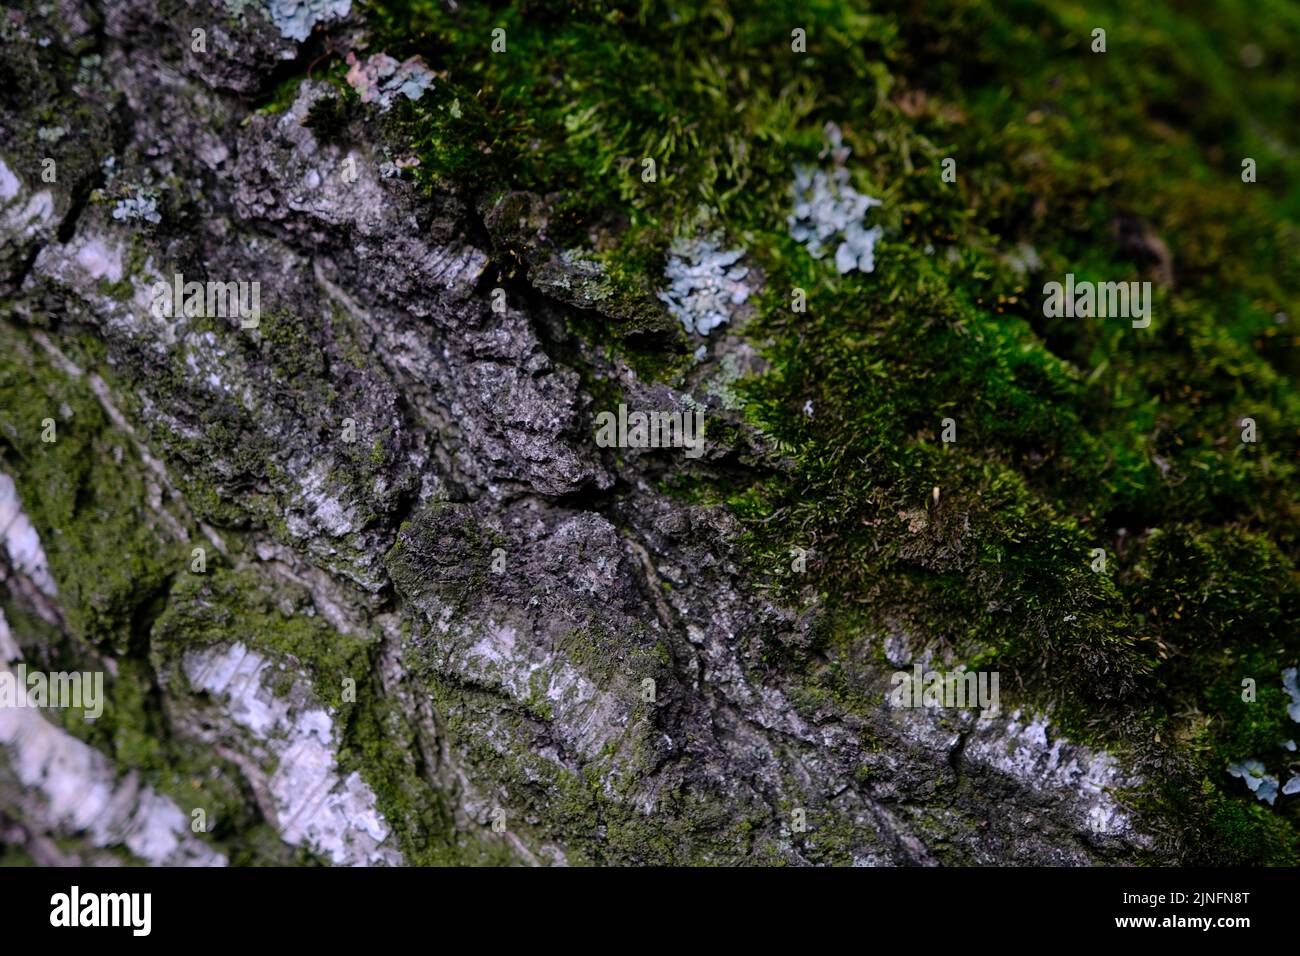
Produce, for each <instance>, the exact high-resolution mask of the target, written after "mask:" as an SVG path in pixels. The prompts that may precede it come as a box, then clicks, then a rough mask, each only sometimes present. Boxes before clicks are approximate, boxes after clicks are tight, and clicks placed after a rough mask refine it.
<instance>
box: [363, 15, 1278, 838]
mask: <svg viewBox="0 0 1300 956" xmlns="http://www.w3.org/2000/svg"><path fill="white" fill-rule="evenodd" d="M364 11H365V13H366V15H367V17H368V18H369V21H370V24H371V26H372V29H373V31H374V33H375V36H376V44H377V48H383V49H385V50H386V51H387V52H389V53H390V54H392V55H394V56H398V57H399V58H400V57H403V56H408V55H414V54H419V55H421V56H423V57H424V59H425V60H426V61H427V62H428V63H429V64H430V66H431V67H432V68H433V69H434V70H436V71H440V79H439V82H438V83H437V84H435V89H434V90H433V91H432V93H431V95H429V96H427V97H425V98H424V99H423V100H421V101H420V102H418V103H414V104H402V105H400V106H399V107H398V109H397V110H395V111H394V116H393V129H394V130H395V131H396V133H397V135H398V136H404V137H406V138H407V140H408V142H409V145H410V146H411V147H412V148H413V150H414V151H415V152H416V154H417V155H418V156H419V157H420V159H421V166H420V168H419V169H420V174H421V175H422V176H424V177H426V178H427V181H429V182H430V183H436V184H438V185H441V186H450V187H452V188H454V189H456V190H459V191H461V192H463V193H464V194H466V195H468V196H470V197H473V198H474V199H476V200H480V201H486V202H489V203H490V202H491V201H492V200H493V199H494V198H495V197H497V196H499V195H501V194H502V193H504V192H506V191H507V190H512V189H523V190H531V191H534V192H537V193H539V194H544V195H547V196H551V197H553V205H552V209H551V214H552V218H551V223H552V225H551V230H552V233H551V237H550V238H551V239H552V240H553V241H554V242H556V243H557V244H560V245H563V246H565V247H571V248H582V249H584V250H586V252H587V253H588V254H590V255H591V256H593V257H595V258H597V259H599V260H600V261H601V262H602V263H603V265H604V267H605V269H606V273H607V275H608V276H609V277H610V278H611V280H613V281H614V282H615V283H617V284H619V285H620V286H622V287H624V288H631V289H638V290H640V291H651V290H653V289H655V288H656V287H658V286H659V285H660V284H661V276H662V269H663V262H664V252H665V250H666V248H667V247H668V245H669V243H670V242H671V240H672V239H673V238H674V237H675V236H679V235H694V234H697V233H700V232H722V233H724V234H725V235H726V236H727V238H728V239H729V240H730V241H731V242H732V243H734V244H735V245H736V246H738V247H744V248H745V249H747V250H748V253H749V256H750V257H751V259H752V261H754V262H755V263H756V264H757V265H758V266H759V267H760V268H761V270H762V274H763V276H764V277H765V286H764V288H763V291H762V294H761V297H760V300H759V309H758V314H757V316H756V318H755V319H754V320H753V321H752V322H751V323H750V324H749V326H748V327H747V328H746V330H745V331H746V334H747V336H748V337H749V338H750V339H751V340H752V341H753V342H754V343H755V344H757V345H758V346H759V347H760V348H761V350H762V351H763V353H764V355H765V356H766V358H767V360H768V361H769V363H770V369H769V370H768V371H767V372H766V373H764V374H761V375H758V376H756V377H753V378H751V379H749V380H747V381H746V382H745V383H744V385H743V394H744V398H745V399H746V411H745V414H746V417H747V418H748V420H749V422H750V423H752V424H754V425H757V426H758V427H760V428H761V429H762V431H763V432H764V433H765V434H766V435H767V436H768V437H769V438H770V439H771V441H772V444H773V448H774V449H775V450H774V452H773V453H772V454H771V456H770V458H769V461H768V462H767V463H766V465H765V466H764V467H758V468H751V469H749V470H748V471H746V472H745V473H743V474H742V475H740V476H739V477H738V475H737V473H735V472H729V473H728V474H727V476H726V480H725V481H722V480H704V481H701V480H698V479H696V480H683V481H682V482H681V483H680V487H681V488H682V489H683V493H686V492H687V490H688V489H689V493H690V494H692V495H695V496H697V497H700V498H701V499H703V500H706V501H714V502H719V503H725V504H727V505H728V506H729V507H731V508H733V509H734V510H735V512H736V513H737V514H738V515H739V516H741V517H742V518H743V520H744V522H745V525H746V527H747V529H748V532H747V533H748V535H749V539H750V544H751V546H752V547H751V554H752V558H753V567H754V568H755V569H756V571H757V572H758V573H759V574H763V575H769V574H771V569H773V568H784V567H788V566H789V559H788V553H789V549H790V548H791V547H794V546H800V547H805V548H808V549H810V550H811V554H812V557H811V563H810V565H809V573H808V575H807V576H806V577H800V576H797V575H794V574H792V573H787V574H777V575H775V576H773V578H772V580H771V581H770V582H769V583H770V584H771V585H772V586H774V587H777V588H779V589H781V590H782V591H783V593H784V594H785V595H786V596H787V598H788V599H789V600H790V601H791V602H794V603H810V602H819V603H821V604H823V605H824V614H825V615H826V618H827V621H828V624H827V626H825V627H824V628H823V629H822V633H823V634H824V635H825V638H824V640H823V642H822V644H821V646H819V647H818V648H816V649H815V650H816V653H815V654H812V655H810V656H808V657H807V658H806V659H801V660H798V661H789V662H787V663H790V664H792V665H797V666H800V667H803V668H804V669H805V672H806V674H807V681H808V685H809V688H810V690H814V691H817V690H820V691H831V692H835V693H836V694H837V696H839V697H840V699H845V700H851V699H852V698H853V694H852V688H842V687H841V688H837V687H836V686H835V682H836V680H837V678H836V676H835V675H836V674H837V673H838V670H837V668H836V666H835V662H836V659H837V657H838V656H839V655H841V654H843V653H845V652H846V648H848V647H851V646H852V645H853V644H854V642H860V641H864V640H867V639H868V638H869V636H870V635H873V634H879V633H881V632H882V631H885V630H888V629H903V630H907V631H909V632H912V633H916V634H920V635H923V636H924V637H925V639H926V640H929V641H932V642H936V643H938V644H939V645H940V646H941V647H943V648H945V649H946V651H947V652H949V653H950V654H952V655H953V656H954V657H955V658H956V659H962V660H966V661H968V662H970V663H978V664H979V665H980V666H983V667H996V668H998V669H1000V670H1001V671H1002V672H1003V686H1004V687H1012V686H1016V687H1019V688H1020V690H1018V691H1017V692H1016V694H1015V696H1017V697H1018V698H1023V700H1024V702H1026V703H1032V704H1034V705H1037V706H1043V705H1046V706H1049V707H1050V708H1051V710H1052V713H1053V715H1054V719H1055V720H1056V721H1057V722H1058V723H1059V724H1061V725H1063V726H1064V727H1065V728H1066V729H1067V730H1068V731H1069V732H1071V733H1072V734H1074V735H1076V736H1079V737H1082V738H1083V739H1086V740H1088V741H1090V742H1095V743H1098V744H1100V745H1104V746H1108V747H1112V748H1118V749H1120V750H1123V751H1125V752H1127V753H1128V754H1129V755H1130V756H1131V757H1133V758H1134V759H1135V760H1136V761H1137V763H1138V765H1139V766H1142V767H1145V768H1146V769H1147V770H1148V775H1147V776H1148V779H1149V780H1150V781H1151V788H1150V791H1149V793H1148V806H1149V807H1150V809H1151V810H1152V811H1153V812H1154V813H1155V814H1156V815H1157V816H1160V817H1161V818H1162V819H1164V820H1165V821H1167V825H1166V826H1165V827H1164V829H1163V830H1162V831H1161V832H1162V833H1163V835H1164V836H1165V837H1166V838H1167V839H1166V842H1167V844H1168V847H1169V848H1172V849H1173V850H1174V851H1175V852H1177V853H1178V854H1180V855H1182V856H1183V857H1184V858H1186V859H1189V860H1207V861H1217V862H1287V861H1294V860H1295V854H1296V846H1297V829H1296V828H1297V825H1300V810H1298V809H1297V804H1296V802H1295V801H1294V800H1292V801H1290V802H1287V801H1285V800H1280V801H1279V802H1278V804H1277V805H1276V806H1274V807H1271V808H1270V807H1268V806H1265V805H1263V804H1260V803H1258V802H1257V801H1255V799H1254V798H1253V797H1252V796H1251V795H1249V794H1248V793H1247V792H1246V791H1245V788H1244V787H1243V786H1241V783H1240V781H1237V780H1233V779H1231V778H1230V777H1229V776H1228V775H1227V773H1226V767H1227V765H1228V764H1229V763H1230V762H1232V761H1237V760H1242V759H1245V758H1247V757H1251V756H1255V755H1256V754H1257V753H1258V752H1259V751H1260V750H1261V748H1263V749H1269V748H1274V749H1275V748H1276V746H1277V744H1278V743H1280V739H1274V738H1283V737H1285V736H1286V735H1291V736H1294V733H1293V731H1294V727H1293V726H1292V727H1290V729H1288V724H1287V721H1286V718H1285V713H1284V708H1282V706H1281V705H1282V703H1283V698H1282V694H1281V691H1280V672H1281V670H1282V669H1283V668H1284V667H1287V666H1294V665H1295V664H1296V663H1297V656H1298V655H1300V641H1298V640H1297V634H1296V627H1295V622H1296V621H1297V620H1298V619H1300V587H1298V585H1297V575H1296V567H1295V562H1296V557H1297V548H1298V547H1300V541H1298V539H1297V532H1298V531H1300V509H1298V508H1297V496H1296V455H1297V450H1298V449H1300V441H1298V438H1300V432H1298V431H1297V420H1298V416H1297V413H1298V412H1300V398H1298V396H1297V392H1296V389H1295V373H1296V372H1297V371H1298V370H1300V360H1298V359H1297V349H1296V345H1297V342H1298V341H1300V338H1298V336H1297V331H1296V326H1295V318H1294V316H1295V315H1296V314H1297V311H1298V310H1300V301H1298V300H1297V290H1298V289H1300V251H1297V250H1300V244H1298V243H1297V239H1298V238H1300V235H1298V233H1297V226H1296V215H1297V210H1300V185H1298V184H1300V178H1298V177H1297V174H1298V173H1300V160H1297V158H1296V157H1297V155H1300V153H1297V151H1296V146H1297V144H1296V142H1295V132H1294V123H1293V122H1291V121H1290V118H1291V117H1293V116H1294V115H1295V114H1296V111H1297V107H1300V86H1298V85H1297V84H1295V83H1294V81H1293V79H1292V78H1293V77H1294V57H1295V53H1294V51H1295V49H1296V48H1297V43H1298V42H1300V14H1297V13H1296V12H1295V10H1294V9H1293V8H1292V7H1290V6H1288V5H1286V4H1282V3H1272V2H1270V3H1266V4H1264V5H1263V6H1260V5H1257V4H1252V5H1249V6H1247V5H1245V4H1242V3H1240V2H1236V0H1220V2H1214V3H1210V4H1202V5H1199V6H1198V8H1197V10H1196V11H1195V13H1194V15H1189V14H1188V12H1187V11H1186V10H1183V9H1181V8H1179V7H1178V6H1177V5H1175V4H1172V3H1164V2H1156V3H1150V4H1142V5H1138V6H1137V7H1135V6H1133V5H1132V4H1121V3H1117V2H1116V3H1090V4H1088V5H1086V7H1085V6H1084V5H1073V6H1068V7H1065V8H1059V9H1058V8H1057V7H1056V5H1050V4H1043V3H1037V2H1018V3H1014V4H999V3H992V2H973V3H941V4H938V5H928V6H926V7H925V9H924V10H923V11H921V10H919V9H918V8H914V7H913V6H911V5H904V4H896V3H883V4H872V5H870V9H867V5H865V4H859V3H852V4H843V3H829V2H828V3H798V4H796V3H781V2H758V3H745V4H739V3H737V4H728V3H722V2H705V3H698V4H667V3H658V2H654V3H650V2H647V3H641V4H600V3H545V2H523V0H518V2H513V3H505V4H495V5H475V6H472V7H470V6H468V5H467V6H465V7H462V8H459V9H457V10H455V11H451V10H449V9H448V7H447V6H446V5H444V4H441V3H434V2H421V0H412V2H400V0H384V2H374V3H369V4H366V5H365V7H364ZM1265 24H1266V25H1267V26H1266V27H1265V26H1264V25H1265ZM497 28H501V29H504V30H505V41H506V49H505V51H504V52H499V53H493V52H491V50H490V47H491V43H492V32H493V30H495V29H497ZM1097 28H1101V29H1104V30H1105V31H1106V50H1105V52H1094V50H1093V46H1094V40H1093V31H1094V30H1095V29H1097ZM795 29H800V30H803V31H806V37H807V52H806V53H796V52H794V51H792V47H791V38H792V31H793V30H795ZM827 123H835V124H836V125H837V126H838V127H839V129H840V130H841V131H842V134H843V138H844V143H845V144H846V145H848V146H850V147H851V148H852V155H851V158H850V160H849V167H850V169H851V170H852V172H853V176H854V183H855V186H856V188H858V189H860V190H861V191H863V192H866V193H869V194H870V195H872V196H876V197H879V198H881V199H883V201H884V202H883V206H881V207H880V208H879V209H878V210H875V211H874V212H873V216H874V217H875V219H874V221H876V222H879V223H881V224H882V225H883V226H884V227H885V237H884V239H883V240H882V242H881V243H880V246H879V247H878V249H877V255H876V262H877V267H876V270H875V272H874V273H871V274H866V275H864V274H861V273H851V274H849V275H847V276H842V275H839V274H837V273H836V271H835V270H834V268H833V267H832V266H831V265H830V264H829V262H826V261H822V262H818V261H814V260H813V259H811V258H810V257H809V256H808V255H807V253H806V252H805V250H804V249H803V248H802V247H801V246H799V245H798V244H797V243H795V242H794V241H793V240H792V239H790V238H789V235H788V233H787V230H786V216H787V214H788V213H789V211H790V202H791V194H790V187H791V181H792V169H793V166H794V164H795V163H796V162H803V163H813V164H815V163H817V162H819V154H821V153H822V151H823V149H824V147H825V132H824V127H825V124H827ZM646 158H651V159H654V160H655V163H656V166H657V169H658V173H659V175H658V179H657V181H655V182H645V181H643V179H642V177H641V172H642V168H643V167H642V161H643V160H644V159H646ZM945 158H952V159H955V160H956V163H957V166H956V168H957V172H958V174H957V177H956V181H955V182H944V181H943V179H942V178H941V175H940V173H941V163H942V161H943V160H944V159H945ZM1246 158H1250V159H1252V160H1254V162H1255V164H1256V167H1257V181H1255V182H1244V181H1243V177H1242V161H1243V160H1244V159H1246ZM1026 263H1028V264H1026ZM1066 273H1074V274H1075V276H1076V277H1077V278H1078V279H1079V280H1089V279H1090V280H1094V281H1102V280H1105V281H1137V280H1152V281H1153V285H1154V288H1155V294H1154V303H1153V307H1152V316H1153V318H1152V322H1151V325H1150V327H1149V328H1133V327H1132V326H1131V325H1130V323H1129V322H1128V321H1127V320H1119V319H1106V320H1102V319H1094V320H1080V319H1053V318H1045V317H1044V315H1043V310H1042V295H1041V291H1040V290H1041V288H1042V284H1043V283H1044V282H1045V281H1047V280H1050V279H1061V278H1062V277H1063V276H1064V275H1065V274H1066ZM795 288H800V289H803V290H805V291H806V293H807V311H806V312H803V313H796V312H793V311H792V310H791V308H790V304H791V292H792V290H793V289H795ZM586 331H587V334H589V335H590V336H592V337H600V336H603V341H604V342H606V343H608V342H611V341H613V342H618V343H619V348H620V349H622V350H623V351H624V352H628V353H633V354H631V355H630V356H629V357H630V358H636V355H635V354H634V353H635V352H636V350H637V349H648V350H651V351H652V352H654V353H655V354H657V355H660V356H662V355H664V354H682V353H685V352H686V351H688V348H687V344H686V342H685V338H684V337H677V338H675V339H674V338H673V337H671V336H669V337H658V338H652V339H649V340H645V339H634V338H630V337H624V336H623V330H620V329H619V328H618V327H616V326H615V325H613V324H611V325H610V326H608V327H604V328H602V327H600V325H599V324H597V325H596V326H595V327H594V328H591V329H587V330H586ZM598 340H599V339H598ZM652 357H653V356H652ZM680 367H681V366H680V363H678V364H674V363H672V362H669V363H667V364H665V365H663V366H662V368H663V370H664V371H663V372H662V374H663V375H664V376H665V377H666V378H667V379H668V380H669V382H670V383H673V382H675V381H677V379H676V378H675V375H676V373H677V372H678V371H679V370H680ZM809 403H811V406H810V407H811V408H812V409H813V410H814V413H813V414H812V415H811V416H810V415H808V414H805V413H804V409H805V408H806V407H809ZM944 418H952V419H954V420H955V421H956V423H957V430H958V439H957V441H956V443H955V444H946V443H944V442H942V441H941V440H940V428H941V425H940V423H941V421H942V420H943V419H944ZM1245 418H1249V419H1252V420H1253V421H1254V423H1255V426H1256V428H1257V432H1258V441H1257V442H1254V443H1247V442H1243V441H1242V439H1241V435H1242V428H1243V425H1242V419H1245ZM936 489H937V492H938V498H937V500H936V498H935V491H936ZM774 518H779V520H773V519H774ZM1095 548H1101V549H1104V551H1105V553H1106V558H1107V563H1106V569H1105V570H1104V571H1102V572H1097V571H1094V570H1093V567H1092V562H1093V556H1092V555H1093V549H1095ZM808 582H814V584H813V585H812V587H808V586H807V585H808ZM814 592H816V593H814ZM770 653H771V654H772V655H774V656H775V657H778V658H779V657H780V655H782V654H786V653H788V652H786V651H784V650H782V649H780V648H777V647H773V648H771V649H770ZM1247 677H1249V678H1253V679H1255V680H1256V681H1257V682H1258V684H1259V686H1260V688H1261V692H1260V697H1259V700H1258V701H1257V702H1256V703H1253V704H1248V703H1243V702H1242V700H1241V698H1240V689H1241V682H1242V680H1243V678H1247ZM1193 832H1194V833H1196V834H1198V836H1197V838H1196V839H1195V840H1189V839H1188V835H1189V834H1191V833H1193Z"/></svg>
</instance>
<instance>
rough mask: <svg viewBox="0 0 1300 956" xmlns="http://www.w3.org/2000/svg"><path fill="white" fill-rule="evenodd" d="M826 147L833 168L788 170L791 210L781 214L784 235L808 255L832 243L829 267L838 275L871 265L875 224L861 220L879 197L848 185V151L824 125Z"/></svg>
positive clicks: (837, 132)
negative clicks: (832, 260) (786, 228)
mask: <svg viewBox="0 0 1300 956" xmlns="http://www.w3.org/2000/svg"><path fill="white" fill-rule="evenodd" d="M826 135H827V140H828V146H827V149H826V150H825V151H823V155H825V154H826V152H827V151H829V153H830V155H831V157H832V160H833V163H834V164H833V166H832V167H831V170H830V172H827V171H826V170H824V169H818V168H816V167H813V166H806V165H803V164H799V165H796V166H795V168H794V187H793V192H794V212H793V213H791V214H790V215H789V216H788V217H787V220H786V221H787V222H788V223H789V226H790V236H791V238H793V239H794V240H795V241H796V242H801V243H803V244H804V246H806V247H807V249H808V254H809V255H811V256H812V257H813V258H814V259H820V258H822V257H823V256H825V255H826V251H827V248H828V247H829V246H831V245H834V246H835V268H836V269H838V270H839V271H840V272H841V273H846V272H851V271H853V270H854V269H859V270H861V271H862V272H873V271H875V268H876V242H877V241H878V240H879V239H880V237H881V229H880V227H879V226H871V227H870V228H868V227H867V226H866V224H865V221H866V215H867V210H869V209H870V208H871V207H872V206H879V205H880V200H879V199H873V198H872V197H871V196H866V195H864V194H862V193H860V192H858V191H857V190H856V189H854V188H853V186H852V185H850V177H849V170H848V167H847V166H846V165H845V162H846V161H847V160H848V157H849V153H850V150H849V148H848V147H847V146H845V145H844V142H843V138H842V136H841V134H840V130H839V127H837V126H836V125H835V124H834V123H827V124H826Z"/></svg>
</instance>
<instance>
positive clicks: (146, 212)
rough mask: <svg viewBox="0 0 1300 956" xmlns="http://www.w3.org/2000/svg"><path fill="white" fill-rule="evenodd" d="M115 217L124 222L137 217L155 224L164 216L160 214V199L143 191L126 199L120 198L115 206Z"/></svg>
mask: <svg viewBox="0 0 1300 956" xmlns="http://www.w3.org/2000/svg"><path fill="white" fill-rule="evenodd" d="M113 218H114V219H118V220H121V221H123V222H129V221H130V220H133V219H136V220H141V221H143V222H151V223H154V224H155V225H156V224H157V223H160V222H162V216H160V215H159V214H158V200H157V199H156V198H154V197H153V196H147V195H145V194H144V193H141V192H137V193H136V194H135V195H134V196H129V197H127V198H126V199H119V200H118V201H117V205H116V206H114V207H113Z"/></svg>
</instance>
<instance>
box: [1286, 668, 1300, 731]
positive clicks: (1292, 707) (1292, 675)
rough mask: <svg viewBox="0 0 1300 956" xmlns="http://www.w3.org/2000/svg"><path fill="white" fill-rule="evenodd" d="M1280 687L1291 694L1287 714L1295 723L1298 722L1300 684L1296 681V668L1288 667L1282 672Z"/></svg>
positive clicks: (1299, 718)
mask: <svg viewBox="0 0 1300 956" xmlns="http://www.w3.org/2000/svg"><path fill="white" fill-rule="evenodd" d="M1282 688H1283V690H1285V691H1286V692H1287V693H1288V694H1289V695H1290V696H1291V703H1290V704H1289V705H1288V706H1287V709H1286V712H1287V714H1288V715H1289V716H1290V717H1291V719H1292V720H1294V721H1295V722H1296V723H1300V686H1297V682H1296V668H1294V667H1288V668H1287V669H1286V670H1284V671H1283V672H1282Z"/></svg>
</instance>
